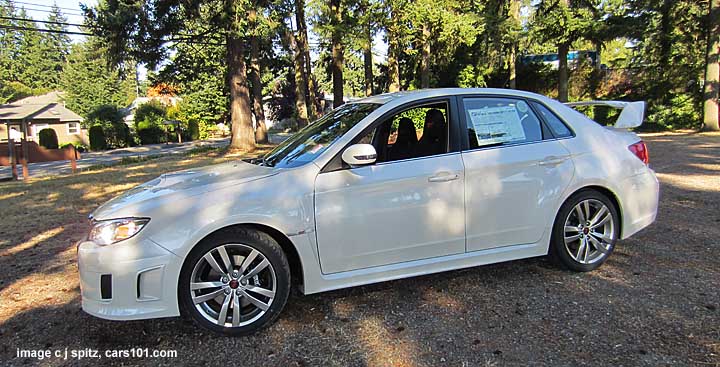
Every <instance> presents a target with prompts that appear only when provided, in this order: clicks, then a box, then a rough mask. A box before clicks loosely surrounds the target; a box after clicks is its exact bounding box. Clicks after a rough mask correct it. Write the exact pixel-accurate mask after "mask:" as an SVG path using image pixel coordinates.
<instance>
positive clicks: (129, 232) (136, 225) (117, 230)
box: [88, 218, 150, 245]
mask: <svg viewBox="0 0 720 367" xmlns="http://www.w3.org/2000/svg"><path fill="white" fill-rule="evenodd" d="M149 221H150V219H149V218H120V219H110V220H103V221H99V222H97V223H95V225H93V227H92V229H91V230H90V235H89V236H88V240H90V241H93V242H95V243H97V244H98V245H111V244H113V243H115V242H120V241H122V240H126V239H128V238H130V237H132V236H134V235H136V234H137V233H138V232H140V230H142V229H143V227H145V225H146V224H147V223H148V222H149Z"/></svg>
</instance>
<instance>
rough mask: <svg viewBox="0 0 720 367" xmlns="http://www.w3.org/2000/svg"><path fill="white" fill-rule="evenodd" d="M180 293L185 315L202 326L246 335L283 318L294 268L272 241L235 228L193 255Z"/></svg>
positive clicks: (182, 277)
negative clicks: (279, 317)
mask: <svg viewBox="0 0 720 367" xmlns="http://www.w3.org/2000/svg"><path fill="white" fill-rule="evenodd" d="M178 292H179V301H180V303H181V307H182V310H183V312H184V313H185V314H189V315H190V316H191V317H192V318H193V319H194V320H195V321H196V322H197V323H198V324H200V325H201V326H202V327H204V328H207V329H209V330H212V331H215V332H218V333H223V334H226V335H232V336H237V335H247V334H250V333H252V332H255V331H257V330H259V329H261V328H263V327H265V326H267V325H269V324H271V323H272V322H273V321H275V320H276V319H277V317H278V316H279V315H280V312H281V311H282V309H283V307H284V306H285V303H286V302H287V299H288V295H289V292H290V267H289V265H288V261H287V258H286V257H285V255H284V253H283V251H282V248H281V247H280V245H278V243H277V242H276V241H275V240H274V239H273V238H272V237H270V236H269V235H267V234H265V233H263V232H259V231H255V230H250V229H244V228H235V229H232V230H229V231H224V232H221V233H218V234H215V235H211V236H210V237H209V238H206V239H205V240H203V241H202V242H201V243H200V244H198V246H197V247H196V248H195V249H193V251H191V253H190V255H189V256H188V258H187V260H186V261H185V264H184V265H183V269H182V272H181V275H180V285H179V289H178Z"/></svg>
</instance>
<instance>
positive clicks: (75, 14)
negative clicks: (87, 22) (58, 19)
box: [0, 5, 84, 17]
mask: <svg viewBox="0 0 720 367" xmlns="http://www.w3.org/2000/svg"><path fill="white" fill-rule="evenodd" d="M0 7H3V8H5V9H8V10H10V9H11V8H10V7H9V6H7V5H0ZM21 9H25V10H32V11H37V12H41V13H50V14H52V13H53V12H52V11H50V10H46V9H34V8H26V7H22V8H21ZM62 15H70V16H75V17H82V16H84V14H81V13H66V12H63V13H62Z"/></svg>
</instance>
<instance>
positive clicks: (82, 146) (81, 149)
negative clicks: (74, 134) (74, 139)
mask: <svg viewBox="0 0 720 367" xmlns="http://www.w3.org/2000/svg"><path fill="white" fill-rule="evenodd" d="M71 145H72V146H74V147H75V150H77V151H78V152H80V153H82V152H87V151H88V146H87V145H85V144H83V143H62V144H60V149H65V148H67V147H69V146H71Z"/></svg>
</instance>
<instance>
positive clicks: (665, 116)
mask: <svg viewBox="0 0 720 367" xmlns="http://www.w3.org/2000/svg"><path fill="white" fill-rule="evenodd" d="M669 102H670V103H669V104H667V105H665V104H650V105H649V106H648V107H649V108H648V113H647V118H646V121H647V123H648V125H651V126H645V124H643V126H644V127H645V129H653V128H657V129H687V128H698V127H699V126H700V108H699V107H698V104H697V103H696V102H695V99H694V98H693V97H692V95H690V94H686V93H682V94H677V95H675V96H673V97H672V98H670V101H669ZM652 125H654V126H652Z"/></svg>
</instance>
